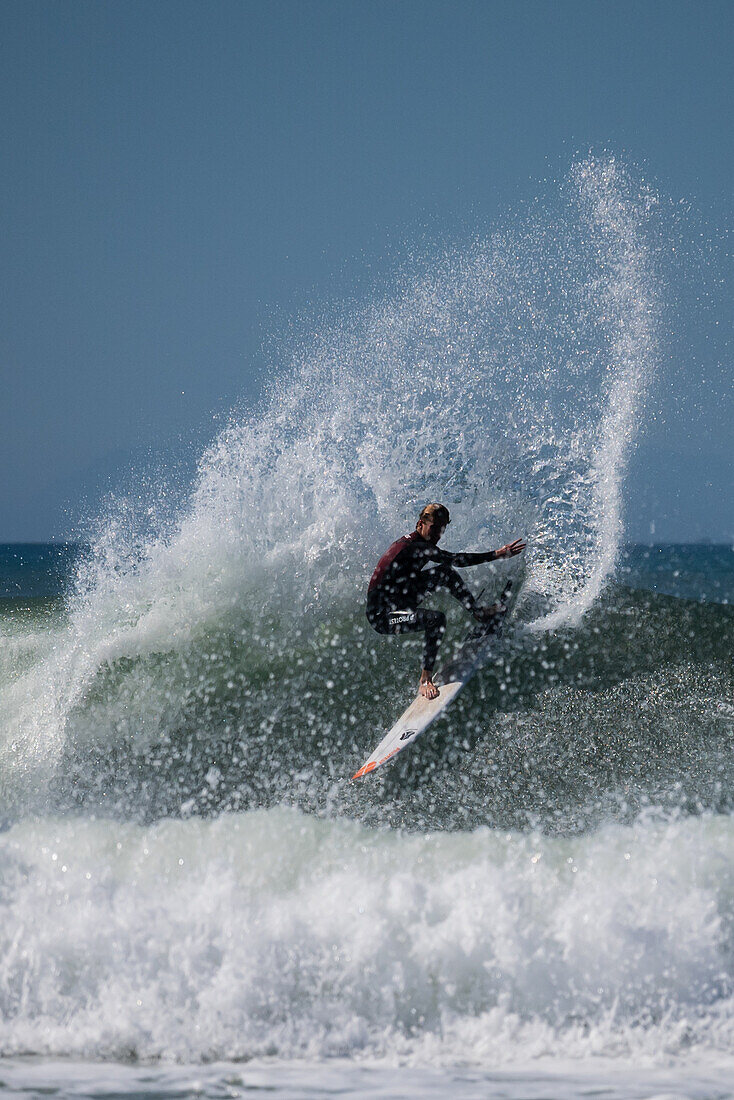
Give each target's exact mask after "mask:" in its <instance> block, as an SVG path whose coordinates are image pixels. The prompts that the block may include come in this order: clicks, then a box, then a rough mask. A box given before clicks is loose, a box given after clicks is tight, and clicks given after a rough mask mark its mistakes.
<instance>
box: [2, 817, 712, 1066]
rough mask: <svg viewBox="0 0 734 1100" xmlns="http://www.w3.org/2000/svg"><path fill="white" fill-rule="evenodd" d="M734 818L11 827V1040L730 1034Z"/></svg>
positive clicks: (591, 1038)
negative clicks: (544, 831) (411, 829)
mask: <svg viewBox="0 0 734 1100" xmlns="http://www.w3.org/2000/svg"><path fill="white" fill-rule="evenodd" d="M733 856H734V826H733V825H732V821H731V819H730V818H726V817H708V818H698V819H693V818H689V819H685V820H683V819H680V820H677V819H668V820H662V819H660V820H656V819H655V818H647V819H646V818H641V819H640V820H638V821H637V822H636V823H635V824H634V825H633V826H629V827H625V826H611V825H610V826H607V827H604V828H602V829H600V830H599V831H598V832H596V833H593V834H589V835H587V836H585V837H575V838H565V839H564V838H548V837H542V836H540V835H533V834H530V833H526V834H518V833H512V832H508V833H501V832H499V833H498V832H495V831H491V830H488V829H486V828H483V829H479V830H477V831H475V832H473V833H463V834H446V833H443V834H439V833H433V834H426V835H422V836H408V835H404V834H401V833H394V832H386V831H380V830H368V829H365V828H363V827H359V826H357V825H353V824H348V823H345V822H338V821H331V822H329V821H324V820H318V819H315V818H313V817H307V816H305V815H302V814H300V813H298V812H296V811H286V810H283V809H274V810H270V811H267V812H265V811H258V812H251V813H247V814H236V815H235V814H233V815H223V816H221V817H219V818H217V819H216V820H209V821H205V820H201V819H191V820H189V821H162V822H159V823H158V824H155V825H151V826H147V827H144V826H137V825H129V824H128V825H120V824H119V823H117V824H116V823H112V822H100V821H97V822H94V821H90V820H88V819H87V820H77V821H72V820H65V821H60V820H55V821H54V820H52V819H43V820H39V821H33V822H31V821H28V822H25V823H23V824H20V825H17V826H15V827H14V828H12V829H11V830H10V831H9V832H6V833H5V834H3V835H2V836H1V837H0V863H1V865H2V879H3V884H4V885H3V894H2V900H1V901H0V908H1V910H2V913H1V914H0V917H1V919H0V958H2V960H3V963H2V968H1V969H0V1021H1V1022H0V1050H2V1052H3V1053H4V1054H5V1055H13V1054H17V1053H19V1052H35V1053H41V1054H44V1055H47V1056H55V1055H62V1054H63V1055H66V1056H80V1057H84V1058H86V1059H89V1058H117V1059H119V1058H125V1059H127V1058H130V1057H135V1058H164V1059H169V1060H170V1059H174V1060H180V1061H184V1062H195V1061H201V1060H206V1061H210V1060H212V1059H239V1058H249V1057H253V1056H259V1055H264V1054H270V1055H277V1056H279V1057H280V1058H286V1059H290V1058H295V1057H306V1058H321V1057H327V1056H329V1057H333V1056H348V1057H355V1056H359V1055H360V1054H365V1055H367V1054H369V1055H370V1057H382V1058H389V1059H393V1060H400V1061H403V1062H405V1061H408V1062H412V1063H414V1064H420V1065H422V1066H430V1065H442V1064H450V1063H456V1062H457V1061H461V1060H466V1061H468V1062H469V1063H470V1064H484V1065H487V1064H493V1065H508V1064H512V1063H513V1062H520V1063H525V1062H526V1061H527V1060H529V1059H534V1058H539V1057H543V1056H549V1057H551V1056H555V1055H557V1053H558V1051H561V1050H562V1051H563V1053H564V1057H566V1058H570V1059H573V1058H588V1057H592V1056H594V1057H597V1056H600V1057H606V1058H609V1059H618V1060H620V1061H621V1062H624V1060H625V1059H630V1058H634V1059H636V1061H637V1064H638V1065H644V1064H648V1065H656V1064H658V1065H659V1064H665V1063H666V1062H667V1061H670V1060H671V1059H672V1060H676V1059H678V1060H681V1061H682V1062H685V1061H686V1060H689V1059H694V1060H695V1059H701V1058H702V1057H705V1056H706V1055H707V1054H709V1055H711V1054H714V1053H716V1052H719V1053H720V1054H723V1053H725V1052H726V1051H727V1050H731V1043H732V1039H734V997H733V992H734V991H733V990H732V977H731V969H730V965H729V962H730V958H731V951H732V947H733V946H734V942H733V940H732V923H731V913H732V902H733V901H734V878H733V877H732V874H731V867H732V866H734V861H733V859H732V857H733Z"/></svg>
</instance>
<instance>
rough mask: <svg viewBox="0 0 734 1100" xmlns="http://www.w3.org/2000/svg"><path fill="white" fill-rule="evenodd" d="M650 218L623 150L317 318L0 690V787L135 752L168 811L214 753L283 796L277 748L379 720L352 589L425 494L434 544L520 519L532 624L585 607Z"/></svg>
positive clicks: (123, 518) (636, 322) (105, 547)
mask: <svg viewBox="0 0 734 1100" xmlns="http://www.w3.org/2000/svg"><path fill="white" fill-rule="evenodd" d="M653 211H654V201H653V198H652V197H651V196H650V194H649V192H648V191H647V189H646V188H644V187H641V186H638V185H637V184H636V182H635V180H634V178H633V177H632V176H631V175H629V174H628V173H627V172H626V171H625V170H624V169H623V168H622V167H621V166H620V165H619V164H618V163H617V162H616V161H615V160H614V159H612V158H604V159H594V158H590V159H588V160H586V161H584V162H583V163H581V164H579V165H577V166H576V167H575V169H574V170H573V172H572V174H571V178H570V180H569V181H567V182H566V183H565V184H564V185H563V187H562V188H561V194H560V197H558V196H556V197H555V198H554V199H553V200H552V201H549V202H546V203H538V204H537V205H535V206H533V207H531V208H530V209H529V210H526V211H522V212H520V213H518V214H517V215H515V216H514V217H509V218H508V219H507V221H506V224H505V225H504V226H503V227H502V228H501V229H498V230H497V231H496V232H494V233H493V234H492V235H491V236H490V237H489V238H488V239H487V240H485V241H481V242H479V243H477V244H475V245H474V246H473V247H471V248H468V249H465V250H453V251H452V250H447V251H444V252H442V253H441V254H440V255H438V256H435V257H432V258H431V261H430V262H424V263H423V264H421V265H419V268H418V270H413V271H410V270H408V269H407V268H406V269H404V270H403V271H402V272H401V273H400V275H399V276H398V277H397V278H396V284H397V285H396V286H395V287H393V289H392V291H391V292H390V293H389V294H384V295H383V296H382V297H379V296H376V297H375V298H374V299H373V300H371V301H370V302H368V303H367V304H365V305H364V306H363V307H362V308H360V309H356V310H355V309H352V310H349V311H345V312H344V315H343V316H341V317H339V318H337V319H333V318H332V319H331V321H330V323H329V324H323V325H322V324H318V325H315V326H314V330H313V332H312V333H311V334H310V335H309V336H308V337H307V338H304V339H302V340H301V341H300V342H299V343H298V345H297V346H296V347H293V348H291V349H290V352H289V358H288V359H287V360H286V361H285V362H283V363H282V364H275V368H274V380H273V382H272V385H271V387H270V389H269V392H268V394H267V395H266V397H265V398H264V400H263V403H262V406H261V408H260V409H259V410H258V411H257V412H252V413H249V414H245V415H240V416H238V417H236V418H233V419H232V422H231V423H230V424H229V425H228V426H227V427H226V428H225V429H224V430H223V431H222V432H221V433H220V435H219V436H218V437H217V439H216V440H215V441H214V442H213V444H212V445H211V446H210V447H209V448H208V449H207V451H206V452H205V453H204V455H203V456H202V458H201V460H200V463H199V470H198V474H197V477H196V481H195V484H194V486H193V489H192V492H191V496H190V499H189V501H188V503H187V505H186V506H185V507H184V508H183V510H182V512H181V514H180V517H179V519H178V520H177V522H176V523H175V524H174V525H173V528H172V529H171V528H170V527H169V528H166V529H165V530H156V527H155V522H154V519H155V517H154V516H150V515H149V514H148V513H149V505H148V503H147V502H146V503H145V504H144V505H143V506H142V509H141V508H136V507H134V506H132V505H131V503H130V502H129V501H127V502H121V504H120V507H119V508H118V509H116V510H115V511H113V513H112V514H111V515H110V517H109V519H108V520H107V522H106V523H105V524H103V525H102V527H101V531H100V534H99V536H98V537H97V538H96V539H95V541H94V545H93V547H92V553H91V555H90V557H89V559H87V561H86V562H85V564H84V565H83V568H82V570H81V574H80V581H79V585H78V590H77V595H76V597H75V598H74V599H72V601H71V603H70V614H69V619H68V623H67V624H66V625H65V626H64V627H63V628H61V629H60V631H59V633H58V635H57V636H56V637H55V638H54V639H53V641H52V642H51V643H49V646H48V647H44V648H42V649H41V650H40V651H39V657H38V661H37V662H36V663H35V665H33V666H31V667H30V668H26V669H25V670H24V671H22V672H20V674H19V675H18V676H16V677H14V678H13V680H12V682H11V683H10V684H9V685H4V686H3V693H4V699H3V711H2V713H3V718H2V723H3V728H2V733H1V735H0V736H1V737H2V741H1V743H0V777H1V778H2V783H3V793H4V795H5V801H6V804H8V805H13V804H17V805H18V806H22V805H23V804H24V803H26V802H27V800H29V799H30V802H31V803H32V802H33V801H34V799H35V798H37V796H38V795H39V793H40V794H41V796H42V797H44V795H43V792H44V791H47V790H48V783H49V780H50V779H51V778H55V779H56V780H57V785H58V783H60V785H61V786H62V787H65V788H66V789H68V788H69V786H70V782H71V777H73V783H74V784H75V785H76V786H77V787H78V789H79V791H83V790H84V788H85V785H86V784H88V783H90V782H91V783H92V785H93V786H94V788H95V790H96V791H97V794H98V797H103V798H104V799H105V800H106V801H107V804H111V805H114V804H115V803H116V801H117V798H118V795H119V783H118V782H117V781H116V779H115V776H114V774H111V773H110V769H113V773H114V770H115V769H117V768H120V769H122V771H123V772H124V775H125V779H124V782H125V783H127V782H129V781H130V780H131V775H130V771H129V769H128V768H127V767H126V764H127V762H128V761H129V760H131V759H132V760H136V759H138V758H139V759H141V760H147V761H150V760H151V759H152V760H154V761H156V767H155V771H154V773H153V775H152V776H149V777H148V778H146V780H145V783H146V784H147V785H148V789H150V790H156V791H157V794H156V798H158V799H159V801H158V803H157V804H158V806H159V808H160V809H163V808H165V810H166V811H167V812H171V811H173V810H175V809H177V808H178V807H179V806H180V805H182V804H184V803H185V804H189V803H190V802H191V796H192V794H193V793H195V794H196V798H195V799H194V804H195V805H197V806H201V805H202V804H203V803H202V798H203V797H204V795H206V793H207V791H209V792H211V790H212V789H213V786H214V788H215V787H216V786H217V785H216V784H214V785H212V782H209V781H205V779H206V776H209V777H210V778H211V776H212V775H213V774H214V772H215V771H217V770H221V767H222V759H224V760H225V761H234V762H235V763H236V765H237V767H238V768H239V769H240V771H241V773H242V775H243V782H244V783H245V785H246V787H247V792H246V800H247V801H248V802H251V801H252V800H255V801H257V800H258V799H260V800H263V799H268V800H272V798H273V797H277V793H278V792H280V791H281V790H282V785H281V779H282V776H283V775H284V774H288V771H289V768H288V767H286V766H285V760H284V758H283V755H282V753H283V751H285V752H286V756H287V746H290V744H291V743H295V744H297V745H301V746H303V743H304V741H305V742H307V743H308V744H309V746H310V749H309V750H308V752H306V753H305V755H306V756H308V755H310V756H312V757H313V756H316V757H317V758H320V759H321V761H322V765H323V762H324V758H325V752H326V747H327V745H328V744H329V743H331V742H333V741H334V740H337V741H338V742H339V743H342V744H343V743H344V741H345V734H346V733H348V734H350V735H351V736H352V737H353V738H358V735H359V734H360V731H364V732H366V731H367V729H368V728H369V729H370V730H371V729H373V728H374V726H375V721H376V719H378V718H379V717H380V714H381V712H380V710H379V700H380V698H382V699H383V700H384V699H385V698H386V693H387V694H389V695H390V697H391V698H394V695H395V691H396V689H397V690H399V684H400V678H399V677H400V671H399V669H397V668H395V667H392V668H390V667H386V665H385V660H384V657H383V658H379V657H378V655H377V650H376V649H375V640H374V638H373V637H372V636H371V635H370V634H369V633H366V632H365V628H364V624H363V620H362V611H361V603H362V598H363V593H364V588H365V583H366V579H367V577H368V576H369V573H370V570H371V568H372V566H373V564H374V561H375V560H376V557H377V556H378V554H379V552H380V551H381V550H382V549H384V545H385V543H386V542H387V541H389V540H390V539H391V538H392V537H394V535H395V534H396V533H399V532H401V531H403V530H405V529H406V527H409V526H411V525H412V522H413V517H414V515H415V513H416V512H417V509H418V507H419V506H420V504H422V503H423V502H425V500H426V499H443V500H445V501H446V503H447V504H449V505H450V506H451V509H452V516H453V522H452V526H451V528H450V538H448V537H447V542H446V545H447V548H449V549H453V548H459V547H461V548H466V549H471V548H484V547H486V546H488V545H489V546H492V545H497V544H498V542H501V541H503V540H504V539H506V538H508V537H511V536H515V535H520V534H522V535H525V536H526V537H527V538H528V539H529V553H528V560H529V571H528V572H529V577H528V584H527V588H526V591H527V598H526V603H525V611H524V616H525V619H526V620H527V621H529V622H531V624H532V623H533V621H534V623H535V625H536V626H540V627H542V628H548V627H549V626H551V625H553V626H559V625H561V624H564V623H567V624H572V623H574V622H577V621H578V619H579V617H580V616H581V615H582V614H583V613H584V612H585V611H587V610H588V608H589V607H590V606H591V605H592V603H593V601H594V600H595V599H596V597H597V596H598V593H599V591H600V590H601V587H602V585H603V582H604V579H605V577H606V576H607V574H608V573H609V570H610V569H611V568H612V566H613V563H614V560H615V555H616V552H617V547H618V543H619V538H620V535H621V520H620V516H621V511H620V509H621V504H620V501H621V493H620V488H621V479H622V476H623V471H624V462H625V457H626V454H627V451H628V448H629V445H630V442H631V439H632V437H633V435H634V430H635V426H636V423H637V416H638V410H639V404H640V401H641V398H642V395H643V392H644V387H645V382H646V379H647V377H648V376H649V374H650V372H651V371H652V370H653V369H654V364H655V350H654V335H655V308H656V294H657V283H656V278H655V275H654V272H653V271H652V270H651V264H650V262H649V254H648V251H647V249H646V244H645V224H646V220H647V219H649V218H650V217H651V216H652V213H653ZM141 515H142V522H141ZM146 517H147V519H148V520H149V525H148V527H147V529H146V524H145V522H144V520H145V519H146ZM141 531H143V532H145V533H144V534H143V535H142V537H141V536H140V534H139V532H141ZM131 532H137V534H136V535H135V536H134V535H133V534H131ZM378 667H379V669H380V672H379V681H380V688H379V690H378V695H377V700H378V710H377V712H375V711H374V710H373V711H372V712H371V713H370V714H366V713H365V711H364V708H361V709H360V708H359V707H357V706H355V705H354V696H355V694H356V696H357V699H359V697H360V696H361V695H363V693H364V692H365V691H366V690H369V691H371V692H372V693H373V696H374V692H375V690H377V689H376V688H375V686H374V685H375V675H376V673H377V669H378ZM314 684H322V685H324V686H325V687H326V691H327V692H328V695H326V696H325V697H323V698H319V699H314V698H313V695H314V692H313V690H312V689H313V686H314ZM276 685H277V692H276V691H275V688H276ZM367 685H369V687H368V686H367ZM379 692H382V696H380V694H379ZM317 694H318V693H317ZM263 739H264V740H265V741H266V742H267V744H268V751H269V752H270V753H271V757H270V762H269V764H267V766H266V767H265V769H264V771H263V770H262V765H263V764H264V763H266V762H267V757H266V756H264V755H263V750H262V742H263ZM284 742H286V743H287V745H286V744H284ZM354 743H355V744H356V743H357V742H356V741H355V742H354ZM258 746H260V747H258ZM304 751H305V750H304ZM171 759H173V760H175V761H176V762H177V765H176V767H175V768H173V771H172V770H171V765H170V760H171ZM101 761H105V762H106V763H105V764H104V766H102V765H101V763H100V762H101ZM255 761H259V764H258V765H257V766H258V767H259V768H260V769H261V770H260V775H259V778H258V782H257V783H255V785H254V786H248V784H250V783H251V782H254V780H253V771H254V769H255V767H256V765H255ZM140 767H141V768H142V769H143V770H147V764H145V763H141V765H140ZM133 770H134V769H133ZM213 770H214V771H213ZM82 773H84V776H86V778H84V777H83V774H82ZM273 784H275V793H274V792H273V789H272V785H273ZM268 787H270V788H271V789H270V790H269V791H268V789H267V788H268ZM135 789H136V792H137V793H136V795H135V797H136V798H137V797H138V795H139V790H138V785H137V782H136V784H135ZM162 791H163V792H164V793H162ZM202 792H203V794H202ZM161 798H162V799H163V801H162V802H161V801H160V799H161ZM204 801H206V799H204ZM154 804H155V799H154Z"/></svg>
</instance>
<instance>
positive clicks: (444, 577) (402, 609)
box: [367, 531, 497, 672]
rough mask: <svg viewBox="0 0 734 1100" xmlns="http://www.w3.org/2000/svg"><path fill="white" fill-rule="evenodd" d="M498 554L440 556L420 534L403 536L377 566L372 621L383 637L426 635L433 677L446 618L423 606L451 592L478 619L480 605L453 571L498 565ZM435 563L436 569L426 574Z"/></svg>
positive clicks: (426, 658)
mask: <svg viewBox="0 0 734 1100" xmlns="http://www.w3.org/2000/svg"><path fill="white" fill-rule="evenodd" d="M496 556H497V555H496V553H495V551H494V550H488V551H487V552H486V553H484V554H450V553H449V552H448V551H447V550H439V548H438V547H437V546H434V544H433V543H432V542H428V540H427V539H424V538H423V537H422V535H420V534H419V533H418V531H413V532H412V533H411V534H410V535H403V537H402V538H401V539H398V540H397V542H394V543H393V544H392V546H391V547H390V548H389V549H388V550H386V551H385V553H384V554H383V555H382V557H381V558H380V560H379V561H378V563H377V567H376V569H375V571H374V573H373V574H372V579H371V580H370V583H369V588H368V589H367V619H368V621H369V623H370V625H371V626H373V627H374V629H375V630H376V631H377V632H378V634H409V633H415V632H417V631H421V630H423V631H425V635H426V637H425V650H424V656H423V667H424V669H426V670H427V671H428V672H432V671H433V665H434V663H435V660H436V654H437V653H438V647H439V645H440V643H441V638H442V637H443V633H444V631H445V629H446V616H445V615H444V614H443V613H442V612H441V611H428V610H426V609H424V608H421V607H419V606H418V605H419V603H420V602H421V600H422V599H423V598H424V596H426V595H427V594H428V593H429V592H433V591H435V589H437V588H447V589H448V590H449V592H450V593H451V595H452V596H454V597H455V598H456V599H457V600H458V601H459V603H461V604H463V606H464V607H465V608H466V609H467V611H469V612H471V613H472V614H474V612H475V611H476V609H477V603H476V600H475V599H474V597H473V596H472V594H471V592H470V591H469V589H468V588H467V587H466V585H465V584H464V582H463V580H462V579H461V577H460V576H459V574H458V573H457V572H456V571H455V570H454V569H452V568H451V567H452V566H458V567H459V568H460V569H462V568H464V567H466V566H467V565H481V564H482V563H483V562H486V561H494V559H495V558H496ZM431 562H435V563H436V564H435V565H434V567H433V568H432V569H426V570H425V571H424V570H423V567H424V566H425V565H428V564H429V563H431Z"/></svg>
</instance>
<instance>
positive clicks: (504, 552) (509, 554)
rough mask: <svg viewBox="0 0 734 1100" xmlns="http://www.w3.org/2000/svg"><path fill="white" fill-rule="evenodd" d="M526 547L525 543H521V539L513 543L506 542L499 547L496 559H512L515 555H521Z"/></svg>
mask: <svg viewBox="0 0 734 1100" xmlns="http://www.w3.org/2000/svg"><path fill="white" fill-rule="evenodd" d="M526 546H527V543H526V542H523V540H522V539H515V541H514V542H508V543H506V544H505V545H504V546H501V547H500V548H499V550H497V551H496V554H497V557H498V558H514V557H515V554H521V553H522V552H523V550H524V549H525V547H526Z"/></svg>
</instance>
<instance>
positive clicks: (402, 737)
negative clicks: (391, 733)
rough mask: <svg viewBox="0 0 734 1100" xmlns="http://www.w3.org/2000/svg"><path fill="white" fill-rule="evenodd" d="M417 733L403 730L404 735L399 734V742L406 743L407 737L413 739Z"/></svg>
mask: <svg viewBox="0 0 734 1100" xmlns="http://www.w3.org/2000/svg"><path fill="white" fill-rule="evenodd" d="M417 732H418V730H405V732H404V733H401V734H400V740H401V741H407V740H408V738H409V737H415V735H416V733H417Z"/></svg>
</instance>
